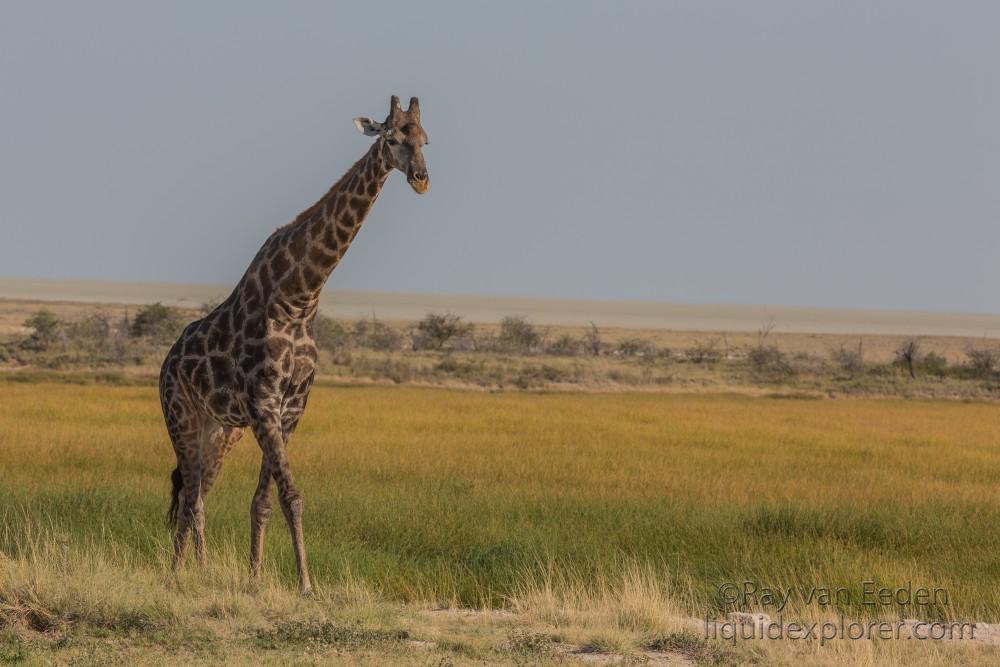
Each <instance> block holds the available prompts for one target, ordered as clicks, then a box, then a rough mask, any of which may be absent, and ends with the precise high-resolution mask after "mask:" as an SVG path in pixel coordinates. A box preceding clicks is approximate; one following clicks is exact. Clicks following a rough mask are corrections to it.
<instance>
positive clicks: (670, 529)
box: [0, 384, 1000, 665]
mask: <svg viewBox="0 0 1000 667" xmlns="http://www.w3.org/2000/svg"><path fill="white" fill-rule="evenodd" d="M997 444H998V443H997V435H996V407H995V405H991V404H976V403H956V402H933V401H898V400H872V401H867V400H849V401H842V400H837V401H833V400H821V401H817V400H780V399H773V398H752V397H746V396H736V395H650V394H610V395H609V394H555V393H547V394H527V393H517V394H513V393H505V394H486V393H473V392H458V391H446V390H430V389H416V388H385V387H351V388H329V387H318V388H317V389H316V390H315V391H314V393H313V397H312V399H311V402H310V406H309V410H308V411H307V413H306V417H305V419H304V420H303V422H302V424H301V426H300V428H299V431H298V432H297V433H296V436H295V438H294V440H293V444H292V449H291V460H292V465H293V469H294V470H295V472H296V475H297V478H298V480H299V481H300V484H301V486H302V488H303V492H304V495H305V499H306V535H307V538H306V539H307V547H308V549H309V553H310V557H311V560H312V565H313V574H314V578H315V579H316V583H317V584H318V590H319V594H318V597H317V599H316V600H301V599H299V598H297V597H296V596H295V595H294V593H293V585H292V583H293V581H294V565H293V559H292V557H291V553H290V548H289V545H288V541H289V540H288V537H287V532H286V530H285V528H284V526H283V525H282V522H281V517H280V515H278V514H276V518H275V520H274V521H273V522H272V526H271V529H270V531H269V534H268V543H267V547H266V561H265V569H266V570H267V573H268V576H267V578H266V579H265V581H264V583H262V584H260V585H259V586H251V585H250V583H249V582H248V581H247V580H246V576H245V569H246V553H245V550H246V546H245V545H247V544H248V542H249V537H248V530H249V527H248V509H249V502H250V495H251V493H252V490H253V487H254V484H255V480H256V468H257V465H258V463H259V456H260V455H259V451H258V450H257V448H256V447H255V446H254V444H253V442H252V438H251V437H250V436H247V438H246V441H244V442H242V443H240V445H239V446H238V447H237V448H236V449H235V450H234V452H233V453H232V454H231V455H230V458H229V460H228V461H227V462H226V466H225V467H224V471H223V475H222V478H221V479H220V481H219V483H218V485H217V487H216V488H215V489H214V490H213V492H212V495H211V496H210V497H209V499H208V502H207V512H208V526H207V533H208V541H209V549H210V550H209V558H210V561H211V563H210V566H209V567H208V568H207V569H206V570H205V571H198V570H196V569H193V568H192V569H190V570H188V571H186V572H185V573H183V574H182V576H181V578H180V581H179V587H178V585H177V583H176V582H174V581H173V580H172V578H171V577H170V575H169V574H168V571H167V567H166V561H167V550H168V548H169V533H168V531H167V529H166V528H165V527H164V525H163V516H164V512H165V509H166V503H167V493H168V488H169V479H168V475H169V471H170V470H171V469H172V467H173V458H172V452H171V450H170V447H169V444H168V442H167V439H166V436H165V433H164V430H163V426H162V424H161V417H160V414H159V408H158V404H157V401H156V392H155V389H154V388H151V387H141V386H140V387H107V386H97V385H93V386H72V385H62V384H42V385H32V384H24V385H17V384H7V385H0V460H2V461H3V472H4V480H3V482H4V483H3V486H2V487H0V508H2V510H0V512H2V514H3V517H2V519H3V521H2V529H0V613H2V616H0V618H4V619H7V621H6V622H8V623H14V624H16V625H18V627H21V626H24V627H27V628H29V629H30V628H34V630H36V631H47V632H48V631H53V632H55V631H62V630H60V629H65V628H73V627H78V626H79V627H91V628H98V629H100V630H101V631H102V632H111V633H118V634H121V633H124V634H126V635H128V634H129V633H132V635H138V636H149V635H151V636H159V635H160V634H162V635H163V636H164V637H173V638H174V639H170V640H169V641H175V640H177V637H179V636H180V635H183V633H184V632H188V631H190V630H191V629H192V628H195V629H197V628H202V629H204V631H205V632H206V633H209V635H211V636H214V637H224V638H225V637H228V638H230V640H232V641H234V642H237V643H238V641H240V640H239V638H241V637H243V638H246V637H250V638H251V639H252V638H253V637H256V636H257V634H255V633H259V632H260V631H261V630H260V629H261V628H273V627H277V625H276V624H280V622H281V619H285V618H294V619H299V620H301V621H302V622H304V623H331V622H337V623H345V622H346V623H355V624H356V623H358V622H361V623H362V624H363V625H364V627H366V628H367V627H371V628H383V627H386V628H398V627H401V626H402V627H405V628H408V629H410V631H411V634H412V636H413V637H415V638H418V639H423V638H428V639H429V640H432V641H436V642H439V645H440V646H450V647H451V648H450V649H448V651H449V653H448V655H449V659H454V660H455V661H456V664H459V663H461V662H462V661H463V660H469V661H476V660H484V659H490V660H492V659H493V658H496V657H497V655H499V654H496V651H497V650H500V649H498V648H497V647H500V646H502V645H508V644H511V642H512V641H513V640H511V639H510V638H505V637H504V634H503V633H504V632H508V631H513V630H514V629H515V628H517V627H521V626H524V625H525V624H527V626H529V627H530V628H531V629H532V632H535V631H537V632H541V633H542V634H543V635H544V636H546V637H550V639H551V638H554V639H552V641H553V643H554V644H558V643H559V642H570V643H574V644H578V645H587V644H593V645H594V646H595V647H604V648H605V649H609V650H614V651H616V652H620V653H623V654H632V653H635V654H636V655H639V653H641V652H642V646H643V642H644V641H646V640H648V638H649V637H652V636H663V635H670V636H672V633H682V632H683V631H684V630H685V629H690V623H689V622H687V621H685V620H684V619H685V618H687V617H703V616H704V614H706V613H708V614H712V615H713V616H719V615H721V614H724V613H725V612H726V611H728V610H729V609H730V608H731V607H729V606H726V605H725V604H724V603H723V602H722V601H720V599H719V595H718V587H719V586H720V584H722V583H725V582H729V581H734V582H741V581H743V580H752V581H755V582H757V583H759V584H761V585H771V586H781V587H784V588H788V587H795V588H796V589H797V590H800V591H802V590H805V589H807V588H808V587H810V586H829V587H837V586H843V587H845V588H847V589H850V590H851V591H852V592H854V593H858V592H859V590H860V586H861V583H862V581H865V580H875V581H878V582H879V583H880V584H882V585H887V586H891V587H895V586H901V585H904V584H906V582H913V585H914V586H917V585H923V586H927V587H943V588H945V589H947V591H948V593H949V597H950V600H949V604H948V605H937V606H931V607H926V608H920V609H914V608H913V607H905V606H904V607H895V606H894V607H889V608H879V609H875V610H872V609H867V608H863V607H861V606H859V605H858V604H854V603H852V604H845V605H841V606H840V607H836V608H833V607H823V608H818V607H816V606H815V605H812V606H810V605H808V604H806V603H804V602H803V601H801V600H795V601H793V603H792V606H791V607H790V609H791V610H792V611H791V612H789V611H786V613H785V616H786V617H794V618H809V617H824V618H825V617H829V616H834V615H836V614H839V613H846V614H848V615H851V616H879V617H893V616H895V617H897V618H898V617H899V616H900V615H902V616H907V617H927V618H941V619H958V620H975V621H995V620H997V619H998V618H1000V613H998V612H1000V604H998V602H1000V600H998V593H997V592H996V590H997V589H996V587H995V586H994V582H995V580H996V575H997V573H998V572H1000V551H998V549H997V546H998V545H997V534H996V531H995V530H994V529H993V526H995V525H996V521H997V519H998V518H1000V500H998V496H997V494H996V488H997V486H998V483H1000V448H998V447H997ZM400 603H407V604H408V605H409V606H406V607H401V606H400ZM435 606H445V607H453V606H464V607H471V608H479V609H483V608H485V609H487V610H498V609H499V610H505V609H506V610H513V611H514V612H516V613H515V614H509V615H508V614H504V613H500V612H497V611H491V612H489V613H488V614H485V615H482V614H480V615H473V616H469V617H464V616H461V615H457V616H454V617H452V616H447V617H442V616H436V615H433V614H428V613H425V612H422V611H420V610H422V609H425V608H427V607H435ZM744 608H746V609H748V610H750V609H754V608H760V606H759V605H757V606H755V605H753V604H752V603H751V604H748V605H744ZM764 611H767V612H768V613H771V614H772V615H773V614H774V611H773V610H771V609H766V608H765V609H764ZM0 622H2V621H0ZM324 627H325V626H324ZM310 632H311V631H310ZM178 633H179V634H178ZM498 633H499V634H498ZM307 634H308V633H307ZM296 636H298V635H296ZM309 636H312V635H309ZM325 636H326V635H321V638H322V637H325ZM337 636H338V637H339V636H340V635H337ZM518 636H520V635H518ZM529 639H530V637H529ZM164 641H168V640H166V639H165V640H164ZM169 641H168V643H169ZM177 641H179V640H177ZM255 641H256V640H255ZM316 641H319V640H316ZM324 641H325V640H324ZM518 641H520V640H518ZM546 641H547V640H546ZM505 642H506V644H505ZM0 643H2V642H0ZM307 643H308V642H307ZM321 643H322V642H321ZM389 643H390V644H392V645H391V646H389V645H388V644H386V645H383V644H379V645H378V646H376V647H375V648H372V647H370V646H367V645H366V646H365V647H361V648H358V647H354V648H352V649H351V651H354V652H355V653H356V652H357V651H361V653H362V654H365V651H368V650H369V649H371V650H372V651H375V653H374V654H376V655H377V654H379V652H382V651H391V652H394V653H393V655H396V656H397V657H399V659H400V661H404V662H405V661H409V660H411V659H412V660H416V661H420V660H421V658H420V657H419V654H418V653H413V650H411V649H408V648H406V647H405V646H403V647H400V646H398V645H397V644H396V643H392V642H389ZM543 643H544V642H543ZM915 643H916V642H915ZM154 644H155V642H154ZM292 644H294V645H295V646H294V647H293V648H294V650H298V648H296V647H298V644H296V643H295V642H292ZM514 644H517V645H518V646H521V645H526V646H531V647H534V646H535V644H536V642H534V640H531V641H520V643H518V642H514ZM919 644H921V646H920V647H916V648H911V647H901V646H900V645H899V643H887V644H884V645H883V643H872V642H840V643H837V644H834V645H828V646H827V647H823V648H820V647H818V646H816V645H814V644H811V643H805V642H798V643H796V642H764V643H759V642H758V643H754V644H753V645H750V646H740V647H737V648H736V649H732V651H736V653H734V654H733V655H739V656H742V658H741V660H742V659H743V658H746V659H750V658H753V657H754V656H757V658H759V662H761V663H762V664H781V663H783V662H785V661H786V659H787V660H789V661H791V662H794V663H795V664H817V665H818V664H832V663H831V662H830V661H831V660H835V661H840V662H842V663H848V664H913V662H914V661H915V660H916V659H917V658H915V656H919V660H920V661H921V662H923V661H925V660H926V661H928V664H931V663H934V662H935V661H936V662H937V663H938V664H944V662H946V661H947V660H950V659H954V658H956V656H957V657H958V658H960V659H961V660H966V661H967V662H968V664H976V661H978V660H980V658H981V657H982V655H986V654H984V653H983V651H988V650H990V649H989V647H983V646H979V645H975V646H973V645H966V644H964V643H961V642H958V643H951V644H948V645H947V646H946V645H940V644H933V645H931V644H932V643H929V642H920V643H919ZM283 646H284V645H283ZM323 646H324V648H323V650H331V651H334V650H340V649H339V648H338V647H337V646H336V645H334V644H329V643H327V644H323ZM71 648H72V647H71ZM132 648H135V647H134V646H133V647H132ZM147 648H149V647H148V646H147ZM286 648H287V647H286ZM299 648H300V647H299ZM341 648H342V647H341ZM703 648H704V647H702V648H699V649H698V650H702V649H703ZM162 649H163V645H161V644H155V645H154V646H153V647H152V648H150V651H153V652H154V653H155V652H156V651H160V650H162ZM723 649H724V650H727V651H728V650H730V649H725V647H723V648H722V649H719V650H723ZM67 650H69V649H67ZM74 650H75V649H74ZM81 650H82V649H81ZM282 650H284V649H282ZM289 650H292V649H289ZM414 650H415V649H414ZM442 650H443V649H442ZM704 650H706V651H707V650H709V649H704ZM711 650H712V651H714V650H715V649H714V648H713V649H711ZM914 651H919V653H914ZM279 653H280V651H279ZM411 654H412V655H411ZM137 655H138V654H137ZM151 655H152V654H151ZM247 655H251V654H247ZM267 655H269V656H271V657H272V658H273V657H274V656H275V655H278V654H267ZM281 655H285V654H283V653H281ZM352 655H354V653H352ZM504 655H506V654H504ZM699 655H701V656H702V657H705V656H706V655H709V654H707V653H705V654H699ZM711 655H715V654H714V653H713V654H711ZM720 655H721V654H720ZM725 655H729V653H726V654H725ZM725 655H723V657H725ZM990 655H992V654H990ZM143 656H145V654H143ZM143 656H139V657H138V658H137V660H138V659H139V658H141V659H142V660H146V659H147V657H143ZM199 656H200V658H199V659H201V658H204V659H205V660H209V658H211V655H209V654H207V653H204V654H199ZM206 656H207V657H206ZM456 656H457V657H456ZM516 657H517V656H513V657H511V656H509V655H508V656H507V658H511V659H512V660H513V659H515V658H516ZM549 657H552V656H549ZM557 657H558V656H557ZM709 657H711V656H709ZM507 658H504V659H507ZM148 659H149V660H153V658H148ZM248 659H249V658H248ZM269 659H270V658H269ZM546 659H548V658H546ZM552 659H553V660H555V659H556V658H552ZM706 659H707V658H706ZM727 659H728V658H727ZM908 661H909V662H908Z"/></svg>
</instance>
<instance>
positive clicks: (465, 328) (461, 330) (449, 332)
mask: <svg viewBox="0 0 1000 667" xmlns="http://www.w3.org/2000/svg"><path fill="white" fill-rule="evenodd" d="M471 331H472V325H471V324H466V323H464V322H462V318H461V317H459V316H458V315H454V314H452V313H427V315H425V316H424V319H422V320H420V322H418V323H417V334H418V337H415V338H414V345H413V347H414V349H417V348H419V347H427V348H430V349H432V350H440V349H442V348H444V346H445V345H446V344H447V343H448V341H450V340H451V339H453V338H462V337H463V336H467V335H469V333H470V332H471Z"/></svg>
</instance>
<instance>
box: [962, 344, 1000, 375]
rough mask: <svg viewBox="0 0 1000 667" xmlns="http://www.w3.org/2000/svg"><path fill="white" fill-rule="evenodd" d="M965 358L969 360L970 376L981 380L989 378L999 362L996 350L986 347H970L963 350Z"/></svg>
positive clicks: (999, 358)
mask: <svg viewBox="0 0 1000 667" xmlns="http://www.w3.org/2000/svg"><path fill="white" fill-rule="evenodd" d="M965 356H966V357H968V359H969V363H968V367H969V370H970V371H971V373H972V376H973V377H977V378H982V379H986V378H989V377H991V376H992V375H993V373H994V372H995V371H996V369H997V365H998V361H1000V354H998V352H997V350H995V349H993V348H988V347H970V348H968V349H966V350H965Z"/></svg>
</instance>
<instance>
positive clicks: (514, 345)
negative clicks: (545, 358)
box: [497, 315, 541, 352]
mask: <svg viewBox="0 0 1000 667" xmlns="http://www.w3.org/2000/svg"><path fill="white" fill-rule="evenodd" d="M540 342H541V336H539V335H538V331H536V330H535V327H534V325H532V324H531V322H529V321H528V320H526V319H525V318H523V317H521V316H519V315H508V316H507V317H505V318H503V319H502V320H501V321H500V335H499V336H498V338H497V343H498V344H499V345H500V346H501V347H502V348H504V349H506V350H509V351H515V352H530V351H531V350H533V349H535V348H536V347H538V344H539V343H540Z"/></svg>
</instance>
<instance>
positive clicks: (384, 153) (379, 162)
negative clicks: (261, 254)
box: [262, 139, 392, 307]
mask: <svg viewBox="0 0 1000 667" xmlns="http://www.w3.org/2000/svg"><path fill="white" fill-rule="evenodd" d="M391 171H392V166H391V164H390V162H389V149H388V146H387V145H386V144H385V142H384V141H383V140H382V139H379V140H377V141H376V142H375V143H374V144H373V145H372V147H371V148H370V149H369V150H368V152H367V153H365V155H364V157H362V158H361V159H360V160H358V161H357V162H356V163H355V164H354V166H353V167H351V168H350V170H348V172H347V173H346V174H344V175H343V176H342V177H341V178H340V180H339V181H337V182H336V183H335V184H334V185H333V187H332V188H330V190H329V192H327V193H326V194H325V195H323V197H322V198H321V199H320V200H319V201H317V202H316V203H315V204H313V205H312V206H310V207H309V208H307V209H306V210H305V211H303V212H302V213H300V214H299V215H298V217H297V218H296V219H295V221H294V222H292V223H291V224H290V225H287V226H286V227H284V228H283V229H282V230H280V232H279V233H280V235H281V236H282V237H284V238H283V239H282V240H281V241H279V245H280V246H282V249H281V250H277V251H274V252H275V256H274V258H273V259H272V260H271V261H270V262H269V268H270V270H271V274H272V275H271V279H272V280H273V282H274V284H275V290H274V292H273V294H274V296H275V297H277V298H278V299H280V300H281V301H283V302H284V303H287V304H289V305H292V306H296V307H307V306H310V305H314V304H315V302H316V300H317V299H318V298H319V293H320V291H321V290H322V289H323V286H324V285H325V284H326V281H327V278H329V277H330V274H331V273H332V272H333V270H334V269H335V268H336V267H337V264H339V263H340V260H341V258H342V257H343V256H344V253H345V252H346V251H347V248H348V247H349V246H350V245H351V242H352V241H353V240H354V237H355V235H357V233H358V230H359V229H360V228H361V224H362V223H363V222H364V221H365V218H366V217H367V216H368V212H369V211H370V210H371V207H372V204H374V203H375V199H376V198H377V197H378V195H379V192H381V191H382V185H383V184H384V183H385V180H386V179H387V178H388V177H389V173H390V172H391ZM276 236H277V235H276ZM262 282H263V279H262Z"/></svg>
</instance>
